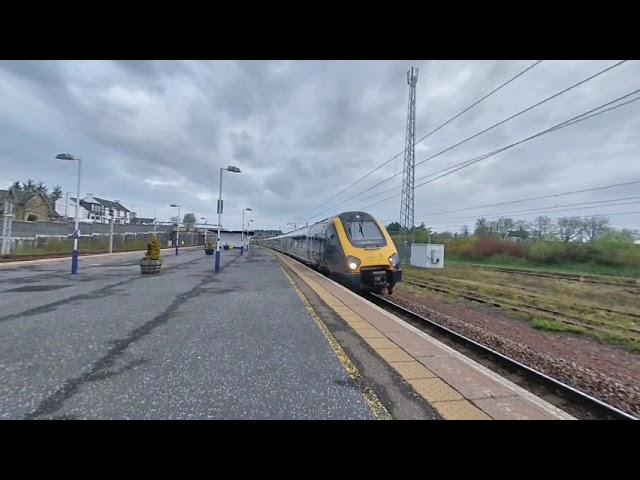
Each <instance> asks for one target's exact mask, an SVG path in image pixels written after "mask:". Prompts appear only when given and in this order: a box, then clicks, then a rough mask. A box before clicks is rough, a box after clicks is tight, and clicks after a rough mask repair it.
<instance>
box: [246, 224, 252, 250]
mask: <svg viewBox="0 0 640 480" xmlns="http://www.w3.org/2000/svg"><path fill="white" fill-rule="evenodd" d="M251 223H253V220H248V221H247V250H248V249H249V241H250V240H251V237H249V230H251V228H250V227H249V225H250V224H251Z"/></svg>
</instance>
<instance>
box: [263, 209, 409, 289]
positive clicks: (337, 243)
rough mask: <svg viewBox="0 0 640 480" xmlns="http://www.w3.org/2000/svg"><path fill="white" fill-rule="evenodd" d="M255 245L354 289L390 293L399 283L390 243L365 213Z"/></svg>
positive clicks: (396, 259)
mask: <svg viewBox="0 0 640 480" xmlns="http://www.w3.org/2000/svg"><path fill="white" fill-rule="evenodd" d="M257 243H258V244H259V245H262V246H265V247H267V248H271V249H273V250H275V251H278V252H281V253H283V254H285V255H288V256H290V257H292V258H295V259H296V260H299V261H300V262H302V263H304V264H306V265H308V266H309V267H311V268H314V269H315V270H317V271H319V272H321V273H323V274H324V275H326V276H327V277H329V278H332V279H334V280H336V281H338V282H339V283H341V284H343V285H345V286H346V287H349V288H351V289H353V290H357V291H361V292H363V291H364V292H373V293H381V292H383V290H386V293H387V294H392V293H393V290H394V288H395V286H396V284H397V283H398V282H401V281H402V269H401V268H400V256H399V254H398V250H397V249H396V246H395V244H394V243H393V240H392V239H391V237H390V236H389V233H388V232H387V229H386V228H385V226H384V224H383V223H382V222H380V221H378V220H376V219H375V218H374V217H373V216H372V215H370V214H369V213H366V212H343V213H340V214H339V215H335V216H332V217H329V218H325V219H324V220H321V221H319V222H317V223H314V224H313V225H309V226H305V227H303V228H297V229H295V230H293V231H291V232H288V233H285V234H283V235H278V236H275V237H270V238H264V239H260V240H259V241H257Z"/></svg>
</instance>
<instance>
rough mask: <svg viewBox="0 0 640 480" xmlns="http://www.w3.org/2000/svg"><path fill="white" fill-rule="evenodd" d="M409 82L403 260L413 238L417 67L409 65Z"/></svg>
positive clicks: (401, 225)
mask: <svg viewBox="0 0 640 480" xmlns="http://www.w3.org/2000/svg"><path fill="white" fill-rule="evenodd" d="M407 83H408V84H409V107H408V109H407V137H406V140H405V151H404V171H403V175H402V197H401V203H400V227H401V229H402V251H403V257H404V259H405V260H407V261H408V260H409V258H410V256H411V244H412V243H413V239H414V232H413V227H414V219H415V217H414V210H413V190H414V184H415V182H414V180H415V170H416V152H415V146H414V143H415V138H416V84H417V83H418V69H417V68H416V69H414V68H413V67H411V70H409V71H407Z"/></svg>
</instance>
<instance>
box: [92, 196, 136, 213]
mask: <svg viewBox="0 0 640 480" xmlns="http://www.w3.org/2000/svg"><path fill="white" fill-rule="evenodd" d="M93 198H94V199H96V200H97V201H98V202H100V203H101V204H102V205H104V206H105V207H107V208H113V209H114V210H123V211H125V212H130V210H129V209H128V208H126V207H124V206H123V205H122V204H120V203H118V202H112V201H111V200H105V199H104V198H98V197H93Z"/></svg>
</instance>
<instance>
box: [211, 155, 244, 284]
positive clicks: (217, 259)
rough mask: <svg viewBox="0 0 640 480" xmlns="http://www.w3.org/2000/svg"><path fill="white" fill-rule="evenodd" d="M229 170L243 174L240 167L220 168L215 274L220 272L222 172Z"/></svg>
mask: <svg viewBox="0 0 640 480" xmlns="http://www.w3.org/2000/svg"><path fill="white" fill-rule="evenodd" d="M224 170H227V171H229V172H233V173H241V172H240V169H239V168H238V167H234V166H231V165H229V166H228V167H227V168H224V167H221V168H220V193H219V195H218V239H217V244H218V245H217V247H216V264H215V272H216V273H218V272H220V225H221V224H222V172H223V171H224Z"/></svg>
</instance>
